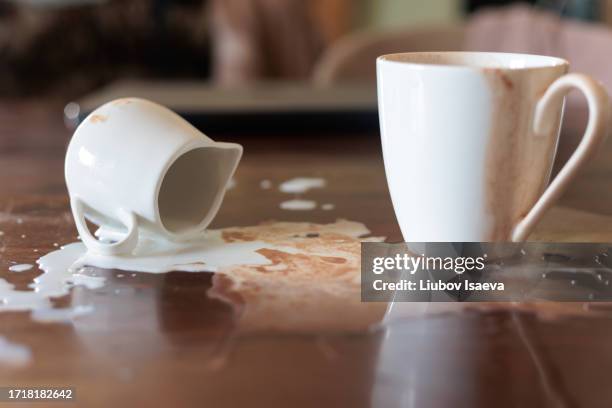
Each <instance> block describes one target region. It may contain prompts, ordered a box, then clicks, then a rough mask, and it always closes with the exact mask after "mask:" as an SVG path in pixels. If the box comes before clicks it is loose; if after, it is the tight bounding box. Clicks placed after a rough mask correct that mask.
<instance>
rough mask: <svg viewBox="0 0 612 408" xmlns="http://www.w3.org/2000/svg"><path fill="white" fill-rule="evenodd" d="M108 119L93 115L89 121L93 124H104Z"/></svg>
mask: <svg viewBox="0 0 612 408" xmlns="http://www.w3.org/2000/svg"><path fill="white" fill-rule="evenodd" d="M107 119H108V118H107V117H106V116H104V115H91V116H90V117H89V121H90V122H91V123H104V122H106V120H107Z"/></svg>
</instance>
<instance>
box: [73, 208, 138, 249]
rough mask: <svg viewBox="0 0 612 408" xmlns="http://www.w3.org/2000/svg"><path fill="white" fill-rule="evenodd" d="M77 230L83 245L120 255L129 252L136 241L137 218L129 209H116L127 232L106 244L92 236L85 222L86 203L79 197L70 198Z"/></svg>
mask: <svg viewBox="0 0 612 408" xmlns="http://www.w3.org/2000/svg"><path fill="white" fill-rule="evenodd" d="M70 206H71V207H72V213H73V215H74V221H75V223H76V227H77V231H78V232H79V235H80V236H81V239H82V240H83V243H84V244H85V246H86V247H87V248H88V249H90V250H92V251H95V252H97V253H99V254H101V255H121V254H126V253H131V252H132V250H133V249H134V248H135V247H136V244H137V243H138V218H137V217H136V215H135V214H134V213H133V212H131V211H126V210H124V209H122V208H120V209H119V211H117V217H118V218H119V220H120V221H121V222H122V223H123V224H124V225H125V226H126V227H127V230H128V231H127V234H126V235H125V237H123V238H122V239H121V240H120V241H117V242H113V243H111V244H106V243H103V242H100V241H99V240H98V239H96V237H94V236H93V235H92V234H91V232H90V231H89V228H87V224H86V222H85V207H86V204H85V203H84V202H83V200H81V199H80V198H79V197H72V199H71V200H70Z"/></svg>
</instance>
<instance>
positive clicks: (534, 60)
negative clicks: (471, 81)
mask: <svg viewBox="0 0 612 408" xmlns="http://www.w3.org/2000/svg"><path fill="white" fill-rule="evenodd" d="M432 56H435V57H440V56H442V57H447V58H448V62H441V63H440V62H437V61H436V62H433V61H432V62H427V61H424V60H425V59H426V57H432ZM483 57H493V58H497V59H498V61H499V63H495V61H490V62H484V61H482V58H483ZM419 58H421V60H420V61H419ZM452 58H456V59H457V58H472V59H479V58H480V59H481V60H480V61H479V62H474V63H469V62H467V61H466V62H455V61H452ZM512 58H515V59H521V60H523V62H524V61H525V60H530V64H524V63H523V64H519V63H517V62H514V63H512V62H511V59H512ZM502 59H503V60H504V61H503V62H502V61H501V60H502ZM376 62H377V63H385V64H394V65H395V64H397V65H404V66H406V67H411V68H419V69H443V70H460V69H463V70H479V71H489V70H507V71H532V70H545V69H552V68H559V67H569V61H567V60H566V59H563V58H559V57H552V56H548V55H538V54H524V53H511V52H484V51H418V52H398V53H391V54H384V55H381V56H379V57H378V58H376Z"/></svg>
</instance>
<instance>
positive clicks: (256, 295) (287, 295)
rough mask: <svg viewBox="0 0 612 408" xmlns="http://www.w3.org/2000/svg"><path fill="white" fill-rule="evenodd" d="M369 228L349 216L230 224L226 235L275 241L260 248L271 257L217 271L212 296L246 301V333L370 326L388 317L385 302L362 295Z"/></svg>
mask: <svg viewBox="0 0 612 408" xmlns="http://www.w3.org/2000/svg"><path fill="white" fill-rule="evenodd" d="M368 233H369V231H368V230H367V228H366V227H365V226H364V225H363V224H360V223H356V222H351V221H345V220H338V221H336V222H335V223H332V224H313V223H290V222H273V223H263V224H260V225H258V226H254V227H241V228H230V229H227V230H225V231H224V233H223V235H222V236H223V238H224V239H225V240H226V242H235V240H236V239H242V238H246V239H247V240H257V241H262V242H265V243H268V244H270V248H262V249H260V250H258V251H257V252H258V253H260V254H261V255H263V256H264V257H266V258H267V259H268V260H269V264H267V265H238V266H233V267H228V268H224V269H222V270H220V271H218V274H217V275H216V276H215V279H214V280H213V287H212V288H211V289H210V290H209V295H210V296H212V297H215V298H218V299H221V300H224V301H226V302H228V303H230V304H232V305H235V306H237V307H239V308H240V316H239V318H238V330H239V331H242V332H252V331H260V330H265V331H284V332H287V331H289V332H313V331H316V332H347V331H348V332H353V331H364V330H367V329H368V328H370V327H371V326H372V325H374V324H376V323H378V322H380V321H381V319H382V317H383V315H384V311H385V308H386V304H385V303H362V302H361V286H360V285H361V275H360V274H361V272H360V271H361V269H360V268H361V241H362V240H364V239H363V238H360V237H361V236H363V235H366V234H368ZM367 240H378V241H380V240H381V239H380V238H367ZM279 248H286V250H282V249H279ZM217 276H219V277H217ZM220 276H222V278H221V277H220Z"/></svg>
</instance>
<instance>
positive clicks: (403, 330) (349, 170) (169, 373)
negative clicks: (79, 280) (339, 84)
mask: <svg viewBox="0 0 612 408" xmlns="http://www.w3.org/2000/svg"><path fill="white" fill-rule="evenodd" d="M0 116H1V117H0V141H1V143H2V145H1V152H2V153H1V154H0V192H1V196H0V209H1V210H2V212H1V213H0V230H2V231H3V233H4V235H3V236H2V237H0V240H1V245H2V251H3V252H2V256H1V261H0V268H1V269H0V277H3V278H5V279H7V280H8V281H10V282H11V283H12V284H15V285H17V287H18V288H21V289H23V290H27V284H28V283H29V282H30V281H31V280H32V279H33V278H34V277H35V276H36V275H37V274H39V273H40V271H37V270H36V269H33V270H31V271H28V272H24V273H20V274H11V273H9V272H8V270H7V269H8V267H9V266H10V265H11V262H18V263H34V262H35V261H36V259H37V258H38V257H39V256H40V255H41V254H44V253H47V252H50V251H53V250H54V249H56V248H55V247H54V245H53V244H54V243H60V244H64V243H68V242H72V241H75V240H76V231H75V229H74V225H73V223H72V220H71V217H70V214H69V209H68V200H67V198H66V192H65V187H64V182H63V153H64V148H65V144H66V142H67V141H68V138H69V132H68V131H67V130H66V129H65V128H64V126H63V123H62V122H61V109H60V108H59V105H54V104H50V105H34V104H23V105H19V104H10V106H9V105H7V106H4V108H3V110H2V114H1V115H0ZM211 136H213V137H215V135H211ZM223 138H224V139H225V140H236V141H239V142H240V143H243V144H244V146H245V156H244V159H243V162H242V164H241V165H240V168H239V171H238V173H237V175H236V182H237V184H236V186H235V188H233V189H232V190H230V191H229V192H228V194H227V196H226V200H225V203H224V205H223V208H222V210H221V211H220V213H219V215H218V217H217V218H216V220H215V221H214V224H213V227H215V228H220V227H227V226H248V225H256V224H258V223H260V222H262V221H266V220H281V221H308V222H316V223H328V222H334V221H335V220H336V219H338V218H344V219H348V220H354V221H359V222H362V223H364V224H365V225H366V226H367V227H368V228H369V229H370V230H371V231H372V233H373V234H374V235H382V236H386V237H387V238H388V240H390V241H398V240H400V235H399V230H398V228H397V225H396V223H395V218H394V214H393V210H392V207H391V203H390V200H389V197H388V192H387V188H386V184H385V178H384V169H383V165H382V161H381V155H380V148H379V143H378V139H377V135H373V134H370V135H293V134H282V135H276V136H273V137H272V136H268V137H265V136H252V135H250V136H242V137H240V135H226V136H224V137H223ZM610 157H612V149H610V148H608V147H606V149H604V151H603V152H602V153H601V155H600V157H599V158H598V159H597V160H596V161H594V162H593V163H592V164H591V166H590V168H589V169H588V170H587V171H586V172H585V173H584V174H583V175H582V176H581V178H580V179H579V180H578V183H577V184H575V185H574V186H573V187H572V189H571V190H570V191H569V192H568V193H567V194H566V196H565V197H564V199H563V202H562V203H561V205H562V206H558V207H556V208H555V209H554V210H553V211H552V212H551V213H550V214H549V215H548V216H547V217H546V219H545V220H544V222H543V224H542V225H541V226H540V228H539V229H538V231H537V232H536V233H535V235H534V238H536V239H550V240H559V241H561V240H564V241H589V240H592V241H612V217H610V215H612V189H611V188H610V187H611V186H610V183H611V181H612V164H610V163H612V160H610V159H609V158H610ZM298 176H312V177H323V178H325V179H326V180H327V186H326V188H323V189H318V190H315V191H312V192H311V193H309V194H308V198H311V199H313V200H316V201H317V202H319V203H323V202H327V203H333V204H334V206H335V207H334V209H333V210H331V211H323V210H320V209H317V210H312V211H283V210H281V209H280V208H279V203H280V202H281V201H283V200H284V199H286V196H285V195H283V194H282V193H280V192H278V191H277V190H276V189H273V190H270V191H267V192H265V193H264V192H262V190H261V188H260V182H261V181H262V180H270V181H271V182H272V183H273V185H274V186H277V185H278V183H279V182H281V181H284V180H287V179H290V178H292V177H298ZM592 211H599V213H594V212H592ZM606 213H607V214H606ZM99 273H100V275H102V276H104V277H105V278H106V279H107V281H106V285H105V286H104V287H103V288H100V289H97V290H88V289H85V288H81V287H78V288H75V289H74V290H73V291H72V293H71V294H70V295H68V296H65V297H62V298H59V299H56V300H55V301H54V304H55V305H56V306H58V307H60V306H66V305H70V304H74V302H75V301H76V300H77V299H78V301H79V302H82V301H86V302H87V303H88V304H91V305H93V306H94V311H93V312H92V313H91V314H89V315H87V316H83V317H82V318H78V319H74V320H72V321H69V322H65V323H46V324H45V323H40V322H35V321H33V320H32V319H31V318H30V313H29V312H27V311H22V312H2V313H0V336H2V337H4V338H5V339H6V340H8V341H9V342H10V343H12V344H16V345H21V346H24V347H26V348H27V349H29V350H31V353H32V354H31V359H30V360H29V361H28V362H27V363H26V364H24V365H21V366H11V365H7V364H2V363H0V386H17V387H26V386H28V387H32V386H41V387H49V386H56V387H74V388H75V389H76V398H77V402H76V405H75V404H74V403H73V404H68V405H67V406H99V407H108V406H150V407H154V406H159V407H183V406H185V407H187V406H214V407H236V406H262V407H274V406H279V407H280V406H282V407H312V406H317V407H322V406H330V407H341V406H350V407H362V406H364V407H365V406H377V407H378V406H380V407H387V406H390V407H391V406H405V407H451V406H452V407H493V406H495V407H526V406H533V407H545V406H550V407H579V406H580V407H610V406H612V387H610V386H609V384H610V380H609V379H608V377H607V376H608V373H609V372H612V315H610V316H608V317H606V316H603V317H602V316H598V317H591V316H564V317H557V318H550V317H548V318H543V317H542V315H541V314H539V313H537V310H536V311H531V312H517V311H515V310H513V309H512V308H507V309H504V308H501V309H495V310H489V311H472V312H461V313H442V314H433V315H420V316H415V317H413V318H407V319H404V320H400V321H396V322H394V323H393V324H391V325H388V326H380V325H374V326H372V328H371V329H370V330H364V331H361V332H350V333H344V332H341V331H340V332H334V331H333V330H332V331H303V332H283V331H282V330H280V331H271V332H266V331H263V332H256V333H251V334H248V335H244V336H237V335H235V332H236V326H237V320H238V319H237V317H236V313H237V312H236V310H235V308H233V307H232V306H230V305H228V304H227V303H226V302H223V301H220V300H218V299H213V298H211V297H209V296H207V291H208V289H209V288H210V287H211V285H212V278H213V274H210V273H185V272H172V273H169V274H163V275H152V274H137V275H136V276H134V277H132V278H131V279H129V280H126V279H120V278H119V277H118V276H119V275H120V274H122V273H123V272H121V271H114V270H104V271H99ZM296 296H299V295H298V294H296ZM279 312H283V313H287V312H289V313H300V310H299V309H296V310H285V311H279ZM320 312H321V313H322V314H325V313H326V310H325V309H324V308H323V309H322V310H321V311H320ZM340 323H341V322H338V324H339V325H340ZM1 353H2V345H0V354H1ZM1 404H2V403H0V405H1ZM45 405H46V404H43V403H37V404H36V405H33V406H45ZM6 406H13V405H12V404H7V405H6ZM49 406H60V405H59V404H49Z"/></svg>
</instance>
